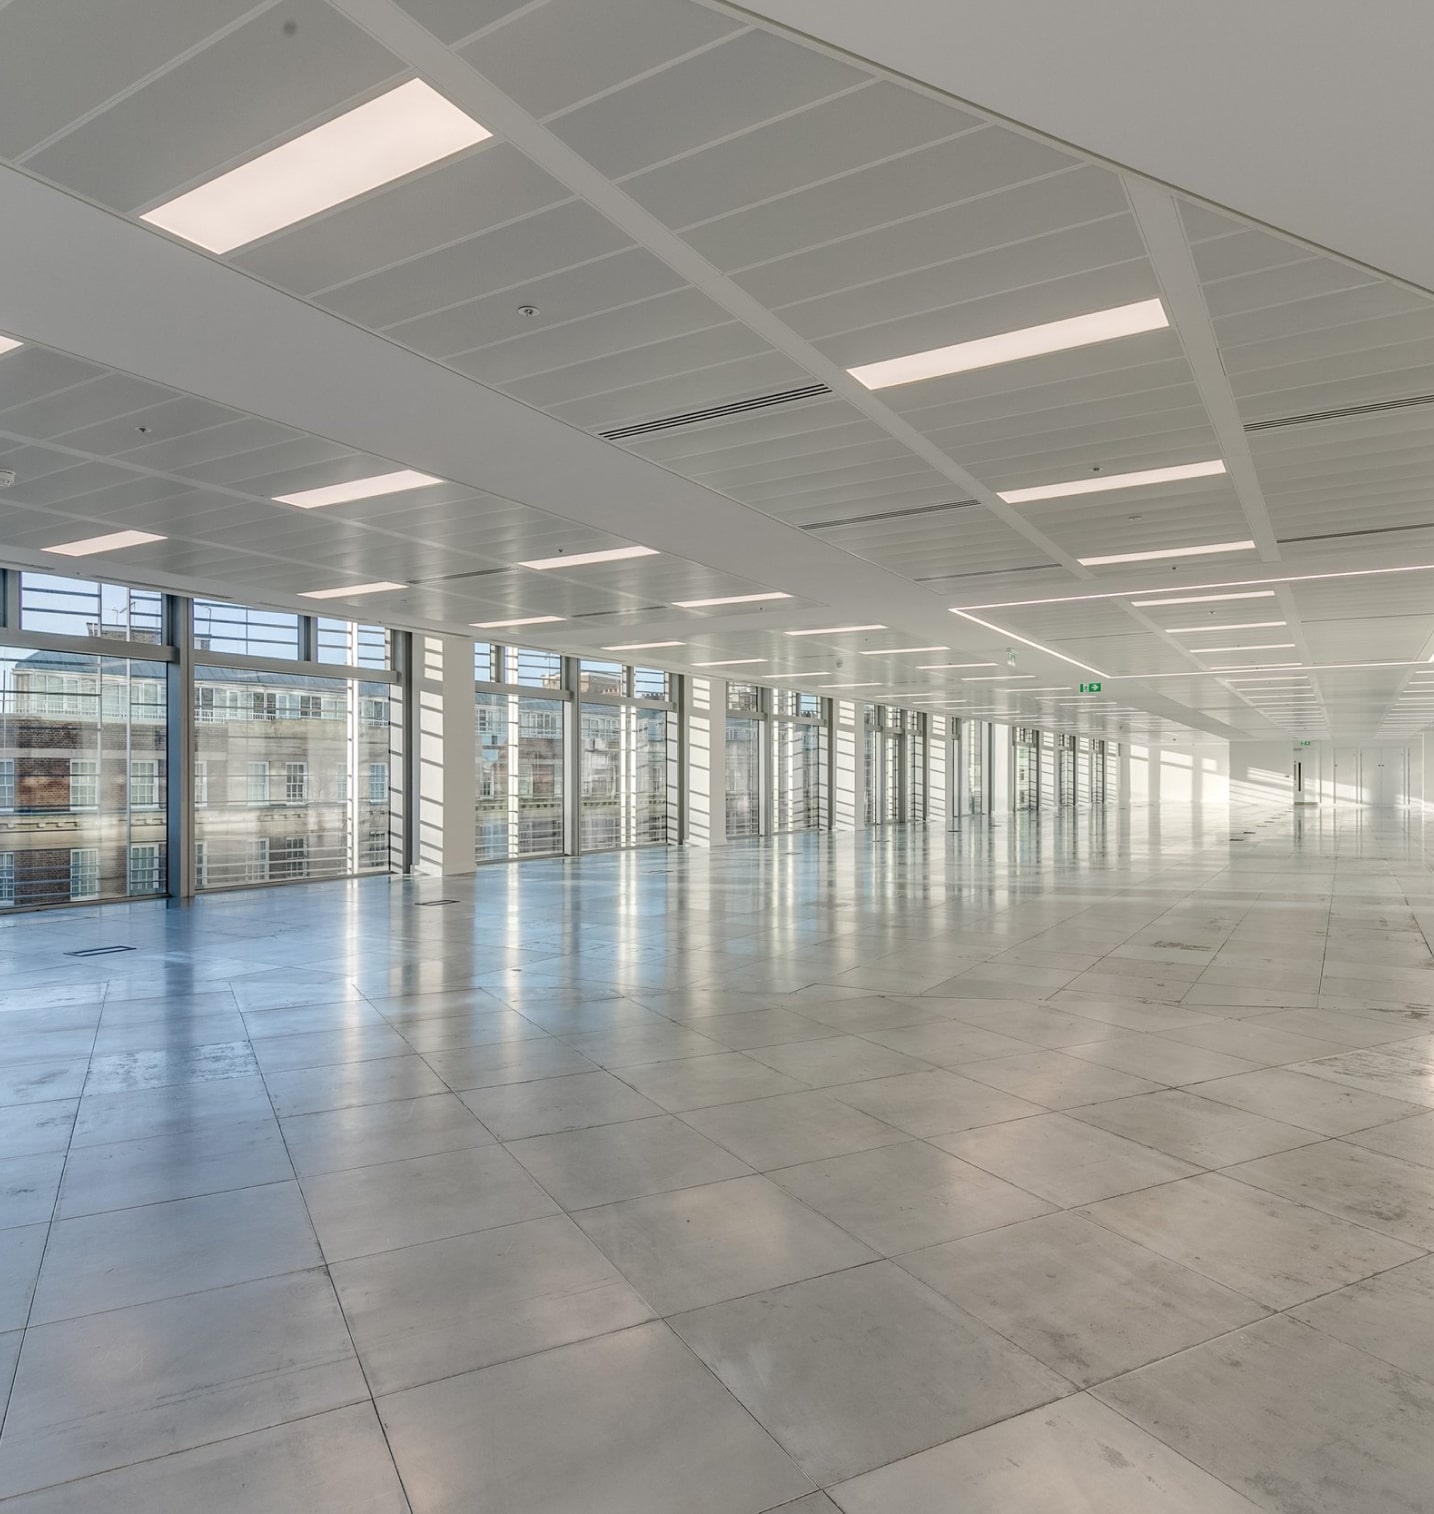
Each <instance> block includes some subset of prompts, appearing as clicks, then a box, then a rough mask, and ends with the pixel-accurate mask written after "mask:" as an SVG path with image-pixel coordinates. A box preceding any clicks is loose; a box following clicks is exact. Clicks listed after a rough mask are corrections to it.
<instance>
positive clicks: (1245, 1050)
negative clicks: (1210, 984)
mask: <svg viewBox="0 0 1434 1514" xmlns="http://www.w3.org/2000/svg"><path fill="white" fill-rule="evenodd" d="M1164 1034H1165V1035H1166V1036H1168V1037H1169V1039H1170V1040H1172V1041H1180V1042H1182V1043H1183V1044H1184V1045H1186V1046H1201V1047H1204V1048H1205V1050H1206V1051H1219V1052H1224V1053H1226V1054H1227V1055H1229V1056H1232V1057H1240V1058H1242V1059H1243V1060H1244V1061H1246V1062H1257V1063H1261V1064H1263V1065H1265V1066H1267V1067H1283V1066H1286V1065H1288V1064H1289V1063H1291V1062H1308V1061H1310V1060H1311V1059H1312V1058H1314V1057H1323V1056H1328V1055H1329V1054H1330V1053H1331V1052H1338V1051H1343V1050H1344V1047H1342V1046H1341V1045H1340V1044H1339V1043H1338V1042H1337V1041H1320V1040H1317V1039H1315V1038H1314V1037H1313V1036H1297V1035H1294V1034H1293V1033H1292V1032H1290V1031H1288V1030H1272V1029H1271V1028H1270V1027H1269V1026H1268V1025H1259V1024H1256V1023H1255V1022H1254V1021H1252V1020H1215V1021H1211V1022H1210V1023H1208V1024H1205V1025H1183V1026H1179V1027H1177V1028H1176V1029H1174V1030H1168V1031H1165V1032H1164Z"/></svg>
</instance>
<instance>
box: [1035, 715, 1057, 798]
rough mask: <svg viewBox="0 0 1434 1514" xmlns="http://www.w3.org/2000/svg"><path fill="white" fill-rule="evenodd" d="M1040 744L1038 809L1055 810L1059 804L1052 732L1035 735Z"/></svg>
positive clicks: (1041, 732)
mask: <svg viewBox="0 0 1434 1514" xmlns="http://www.w3.org/2000/svg"><path fill="white" fill-rule="evenodd" d="M1036 740H1037V741H1038V742H1039V743H1040V761H1041V785H1040V799H1039V807H1040V808H1041V809H1055V808H1056V807H1057V806H1058V805H1059V803H1060V785H1059V783H1058V782H1057V773H1056V764H1057V758H1056V736H1055V732H1054V731H1040V732H1037V733H1036Z"/></svg>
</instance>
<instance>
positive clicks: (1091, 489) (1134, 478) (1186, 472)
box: [998, 457, 1225, 505]
mask: <svg viewBox="0 0 1434 1514" xmlns="http://www.w3.org/2000/svg"><path fill="white" fill-rule="evenodd" d="M1224 471H1225V463H1224V460H1223V459H1222V458H1218V457H1212V458H1210V459H1209V461H1208V462H1203V463H1181V464H1179V465H1178V466H1177V467H1174V468H1142V469H1141V470H1140V471H1139V472H1136V473H1103V474H1100V475H1099V476H1097V477H1092V478H1072V479H1067V480H1066V482H1065V483H1062V484H1038V485H1037V486H1036V487H1035V488H1034V489H1008V490H1006V491H1005V492H1004V493H1002V494H1001V495H999V496H998V497H999V498H1000V499H1001V500H1002V501H1003V502H1004V503H1006V504H1008V505H1030V504H1034V503H1035V502H1036V500H1038V499H1070V498H1071V497H1072V496H1074V495H1077V494H1105V493H1108V492H1109V491H1110V490H1112V489H1143V488H1145V487H1147V486H1148V485H1150V484H1179V483H1183V482H1184V481H1185V480H1186V479H1190V478H1214V477H1216V476H1217V475H1218V474H1221V473H1223V472H1224Z"/></svg>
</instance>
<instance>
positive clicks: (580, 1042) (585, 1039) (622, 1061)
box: [563, 1023, 722, 1068]
mask: <svg viewBox="0 0 1434 1514" xmlns="http://www.w3.org/2000/svg"><path fill="white" fill-rule="evenodd" d="M563 1040H564V1043H565V1044H566V1045H568V1046H570V1047H571V1048H572V1049H573V1050H574V1051H576V1052H578V1053H579V1054H580V1055H582V1056H584V1057H586V1058H587V1059H588V1060H589V1061H591V1062H596V1063H597V1064H598V1066H599V1067H622V1068H628V1067H632V1066H636V1065H639V1064H643V1063H657V1062H667V1061H671V1060H672V1059H673V1058H674V1057H700V1056H703V1055H704V1054H710V1053H713V1052H720V1051H721V1050H722V1043H721V1042H720V1041H714V1040H713V1039H712V1037H711V1036H704V1035H702V1034H700V1033H699V1032H698V1031H695V1030H693V1029H692V1027H691V1024H690V1023H689V1024H687V1025H673V1024H670V1023H664V1024H660V1025H646V1026H642V1027H640V1028H638V1029H632V1030H599V1031H593V1032H590V1033H588V1034H584V1035H573V1036H564V1037H563Z"/></svg>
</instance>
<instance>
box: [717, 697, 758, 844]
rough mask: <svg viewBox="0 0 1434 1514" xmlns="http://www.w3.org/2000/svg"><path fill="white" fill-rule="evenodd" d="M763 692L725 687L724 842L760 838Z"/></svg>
mask: <svg viewBox="0 0 1434 1514" xmlns="http://www.w3.org/2000/svg"><path fill="white" fill-rule="evenodd" d="M765 723H766V717H765V711H764V709H763V706H762V691H761V690H760V689H759V688H757V686H756V685H755V684H750V683H729V684H728V685H727V751H726V762H725V764H724V767H725V770H726V777H727V838H728V840H730V841H736V840H740V839H742V838H744V837H749V836H760V835H761V834H762V736H763V726H764V724H765Z"/></svg>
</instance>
